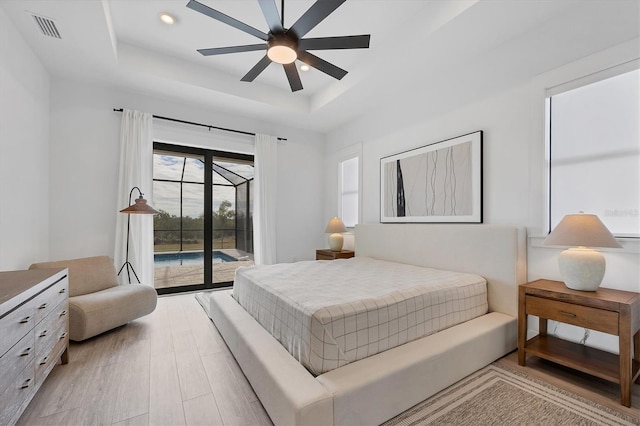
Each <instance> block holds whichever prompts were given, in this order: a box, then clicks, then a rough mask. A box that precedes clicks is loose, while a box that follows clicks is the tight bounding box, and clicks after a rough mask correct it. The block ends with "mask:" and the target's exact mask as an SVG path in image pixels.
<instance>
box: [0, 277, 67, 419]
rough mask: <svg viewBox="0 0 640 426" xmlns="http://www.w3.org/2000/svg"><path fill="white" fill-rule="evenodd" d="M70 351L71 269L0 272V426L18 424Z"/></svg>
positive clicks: (64, 362)
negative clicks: (41, 387)
mask: <svg viewBox="0 0 640 426" xmlns="http://www.w3.org/2000/svg"><path fill="white" fill-rule="evenodd" d="M68 347H69V279H68V271H67V269H41V270H31V271H9V272H0V425H13V424H14V423H15V422H16V421H18V419H19V418H20V415H21V414H22V412H23V411H24V410H25V408H27V406H28V405H29V402H30V401H31V399H32V398H33V396H34V395H35V393H36V391H37V390H38V389H39V388H40V386H41V385H42V383H43V382H44V380H45V379H46V378H47V375H48V374H49V372H51V370H52V369H53V367H54V366H55V365H56V363H57V361H58V360H59V359H60V360H61V363H62V364H66V363H67V362H68V352H67V350H68Z"/></svg>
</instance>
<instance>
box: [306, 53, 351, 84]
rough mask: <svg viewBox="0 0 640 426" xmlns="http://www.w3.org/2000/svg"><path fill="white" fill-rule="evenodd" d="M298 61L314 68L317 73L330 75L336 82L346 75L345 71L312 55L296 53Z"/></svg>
mask: <svg viewBox="0 0 640 426" xmlns="http://www.w3.org/2000/svg"><path fill="white" fill-rule="evenodd" d="M298 59H299V60H301V61H302V62H304V63H305V64H307V65H309V66H311V67H314V68H315V69H317V70H318V71H322V72H323V73H325V74H327V75H330V76H331V77H333V78H336V79H338V80H342V77H344V76H345V75H347V71H345V70H343V69H342V68H340V67H337V66H335V65H333V64H332V63H329V62H327V61H325V60H324V59H322V58H318V57H317V56H315V55H312V54H311V53H309V52H305V51H298Z"/></svg>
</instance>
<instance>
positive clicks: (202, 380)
mask: <svg viewBox="0 0 640 426" xmlns="http://www.w3.org/2000/svg"><path fill="white" fill-rule="evenodd" d="M69 355H70V356H69V364H67V365H57V366H56V367H55V368H54V370H53V371H52V373H51V375H50V376H49V378H48V379H47V380H46V382H45V383H44V384H43V385H42V387H41V388H40V391H39V392H38V394H37V395H36V397H35V398H34V400H33V401H32V402H31V404H30V405H29V407H28V408H27V411H25V413H24V414H23V416H22V417H21V418H20V421H19V422H18V424H19V425H48V424H52V425H89V424H101V425H109V424H114V425H152V424H153V425H184V424H188V425H220V424H224V425H271V421H270V419H269V417H268V415H267V414H266V412H265V411H264V409H263V407H262V405H261V404H260V401H258V399H257V397H256V395H255V394H254V393H253V390H252V389H251V386H250V385H249V383H248V382H247V380H246V378H245V377H244V375H243V374H242V371H241V370H240V368H239V367H238V365H237V363H236V362H235V360H234V359H233V356H232V355H231V353H230V352H229V350H228V349H227V347H226V345H225V344H224V341H223V340H222V338H221V337H220V334H219V333H218V331H217V330H216V329H215V327H214V326H213V324H212V323H211V321H210V320H209V319H208V318H207V316H206V314H205V313H204V311H203V309H202V308H201V307H200V305H198V303H197V301H196V300H195V297H194V295H193V294H185V295H177V296H170V297H162V298H160V299H159V300H158V307H157V309H156V310H155V311H154V312H153V313H152V314H151V315H148V316H146V317H144V318H141V319H139V320H137V321H134V322H132V323H130V324H128V325H127V326H124V327H120V328H118V329H116V330H114V331H112V332H109V333H105V334H103V335H101V336H98V337H95V338H93V339H90V340H88V341H85V342H83V343H72V345H71V347H70V351H69ZM500 362H503V363H505V364H506V365H508V366H509V367H511V368H516V369H524V370H523V371H525V372H526V373H527V374H529V375H531V376H534V377H537V378H539V379H541V380H544V381H547V382H550V383H552V384H553V385H555V386H558V387H560V388H563V389H566V390H568V391H570V392H574V393H577V394H579V395H581V396H583V397H585V398H587V399H590V400H592V401H596V402H598V403H600V404H602V405H606V406H609V407H610V408H612V409H617V410H621V411H623V412H626V413H627V414H631V415H635V416H637V417H638V419H639V424H640V385H638V384H635V385H634V388H633V392H632V402H633V406H632V408H630V409H628V408H626V407H622V406H621V405H619V402H618V398H619V391H618V388H617V386H616V385H615V384H611V383H608V382H605V381H603V380H600V379H597V378H593V377H591V376H587V375H583V374H580V373H576V372H574V371H572V370H568V369H564V368H562V367H558V366H555V365H553V364H550V363H547V362H544V361H541V360H538V359H537V358H534V357H529V359H528V364H527V367H519V366H518V365H517V356H516V354H515V353H512V354H509V355H507V356H506V357H504V358H503V359H502V360H501V361H500Z"/></svg>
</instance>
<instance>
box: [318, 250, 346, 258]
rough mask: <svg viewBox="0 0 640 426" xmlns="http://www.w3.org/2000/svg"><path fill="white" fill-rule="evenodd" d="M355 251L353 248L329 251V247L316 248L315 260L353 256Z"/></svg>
mask: <svg viewBox="0 0 640 426" xmlns="http://www.w3.org/2000/svg"><path fill="white" fill-rule="evenodd" d="M354 255H355V253H354V252H353V250H342V251H331V250H330V249H320V250H316V260H335V259H349V258H350V257H353V256H354Z"/></svg>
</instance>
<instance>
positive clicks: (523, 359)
mask: <svg viewBox="0 0 640 426" xmlns="http://www.w3.org/2000/svg"><path fill="white" fill-rule="evenodd" d="M526 344H527V314H526V306H525V294H524V290H523V289H522V288H520V293H519V297H518V364H519V365H522V366H524V365H526V363H527V353H526V352H525V345H526Z"/></svg>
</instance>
